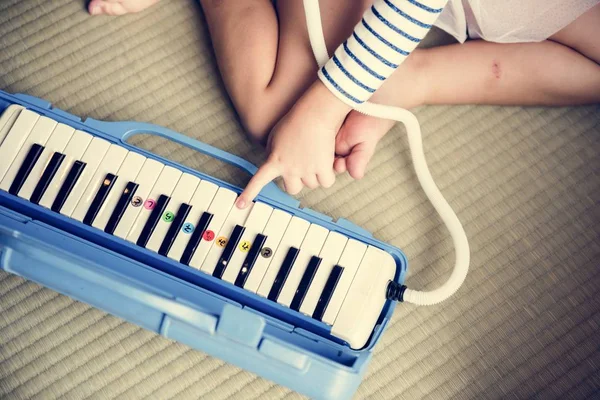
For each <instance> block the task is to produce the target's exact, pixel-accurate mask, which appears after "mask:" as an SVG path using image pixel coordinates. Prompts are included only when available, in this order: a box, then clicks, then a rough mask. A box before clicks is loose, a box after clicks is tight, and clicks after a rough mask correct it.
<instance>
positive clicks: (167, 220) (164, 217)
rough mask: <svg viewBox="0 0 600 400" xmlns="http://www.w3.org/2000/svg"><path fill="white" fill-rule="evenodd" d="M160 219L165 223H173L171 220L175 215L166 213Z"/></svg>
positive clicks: (169, 212)
mask: <svg viewBox="0 0 600 400" xmlns="http://www.w3.org/2000/svg"><path fill="white" fill-rule="evenodd" d="M162 219H163V221H165V222H173V220H174V219H175V214H173V213H172V212H171V211H167V212H166V213H164V215H163V218H162Z"/></svg>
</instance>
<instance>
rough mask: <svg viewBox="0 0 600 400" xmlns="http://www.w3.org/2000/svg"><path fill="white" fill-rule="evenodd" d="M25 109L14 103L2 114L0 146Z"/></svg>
mask: <svg viewBox="0 0 600 400" xmlns="http://www.w3.org/2000/svg"><path fill="white" fill-rule="evenodd" d="M23 109H24V108H23V107H22V106H19V105H16V104H12V105H10V106H8V107H7V108H6V110H4V112H3V113H2V116H0V146H2V142H3V141H4V138H6V135H7V134H8V132H9V131H10V128H12V126H13V125H14V123H15V121H16V120H17V117H18V116H19V115H20V114H21V110H23Z"/></svg>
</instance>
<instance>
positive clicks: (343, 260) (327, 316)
mask: <svg viewBox="0 0 600 400" xmlns="http://www.w3.org/2000/svg"><path fill="white" fill-rule="evenodd" d="M366 251H367V246H366V245H365V244H364V243H361V242H359V241H357V240H354V239H349V240H348V243H346V247H344V251H343V252H342V256H341V257H340V260H339V261H338V265H339V266H341V267H343V268H344V272H342V276H341V278H340V280H339V282H338V284H337V286H336V287H335V290H334V292H333V296H331V299H330V300H329V305H328V306H327V308H326V309H325V313H324V314H323V322H325V323H327V324H329V325H333V322H334V321H335V318H336V317H337V315H338V312H339V311H340V308H341V306H342V303H343V302H344V298H345V297H346V294H347V293H348V289H349V288H350V285H351V284H352V281H353V280H354V276H355V275H356V271H357V270H358V266H359V265H360V263H361V261H362V259H363V256H364V254H365V252H366Z"/></svg>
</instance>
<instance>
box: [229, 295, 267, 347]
mask: <svg viewBox="0 0 600 400" xmlns="http://www.w3.org/2000/svg"><path fill="white" fill-rule="evenodd" d="M264 329H265V319H264V318H263V317H261V316H260V315H256V314H252V313H251V312H249V311H247V310H243V309H241V308H238V307H235V306H233V305H231V304H226V305H225V307H223V312H222V313H221V317H220V318H219V323H218V325H217V333H218V334H221V335H224V336H227V337H228V338H230V339H231V340H234V341H236V342H238V343H241V344H244V345H246V346H249V347H256V346H257V345H258V343H259V341H260V339H261V337H262V334H263V330H264Z"/></svg>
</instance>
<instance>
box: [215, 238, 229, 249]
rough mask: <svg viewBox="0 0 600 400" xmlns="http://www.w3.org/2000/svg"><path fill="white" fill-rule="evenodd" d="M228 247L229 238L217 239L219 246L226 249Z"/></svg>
mask: <svg viewBox="0 0 600 400" xmlns="http://www.w3.org/2000/svg"><path fill="white" fill-rule="evenodd" d="M226 245H227V238H226V237H225V236H219V237H218V238H217V246H219V247H225V246H226Z"/></svg>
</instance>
